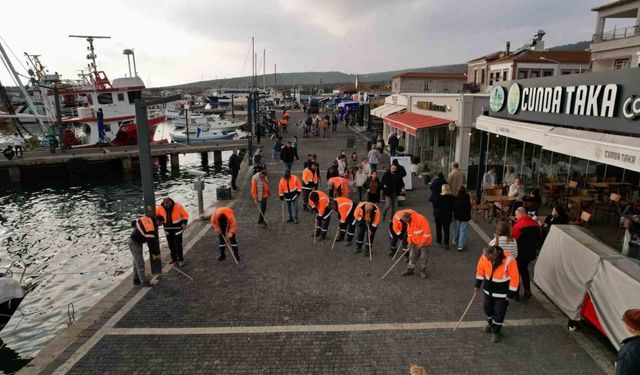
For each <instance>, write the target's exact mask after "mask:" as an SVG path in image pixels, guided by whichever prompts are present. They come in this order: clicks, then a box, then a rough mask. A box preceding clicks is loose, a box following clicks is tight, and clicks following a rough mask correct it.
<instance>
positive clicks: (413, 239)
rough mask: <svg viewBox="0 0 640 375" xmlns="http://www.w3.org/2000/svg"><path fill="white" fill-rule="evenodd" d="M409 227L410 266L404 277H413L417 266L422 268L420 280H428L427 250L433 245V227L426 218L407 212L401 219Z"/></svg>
mask: <svg viewBox="0 0 640 375" xmlns="http://www.w3.org/2000/svg"><path fill="white" fill-rule="evenodd" d="M400 220H402V221H403V222H404V223H405V224H406V225H407V243H408V245H409V265H408V266H407V269H406V270H404V271H403V272H402V276H409V275H413V273H414V270H415V268H416V265H417V266H419V267H420V278H422V279H426V278H427V249H428V247H429V245H431V241H432V238H431V227H430V226H429V221H428V220H427V218H426V217H424V216H422V215H420V214H419V213H417V212H415V211H414V212H413V213H411V212H405V213H404V214H402V216H401V217H400Z"/></svg>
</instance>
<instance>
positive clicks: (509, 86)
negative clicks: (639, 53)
mask: <svg viewBox="0 0 640 375" xmlns="http://www.w3.org/2000/svg"><path fill="white" fill-rule="evenodd" d="M505 104H506V105H505ZM490 109H491V112H490V114H491V116H493V117H502V118H508V119H511V120H518V121H527V122H535V123H542V124H548V125H564V126H571V127H575V128H587V129H595V130H605V131H612V132H619V133H627V134H635V135H640V121H636V120H638V119H640V69H637V68H634V69H625V70H616V71H606V72H598V73H584V74H572V75H563V76H558V77H544V78H533V79H523V80H514V81H505V82H500V83H499V84H497V85H494V86H493V88H492V90H491V95H490Z"/></svg>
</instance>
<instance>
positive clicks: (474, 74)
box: [473, 69, 478, 84]
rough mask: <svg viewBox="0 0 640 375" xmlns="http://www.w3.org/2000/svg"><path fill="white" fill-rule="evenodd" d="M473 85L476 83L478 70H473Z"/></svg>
mask: <svg viewBox="0 0 640 375" xmlns="http://www.w3.org/2000/svg"><path fill="white" fill-rule="evenodd" d="M473 83H475V84H477V83H478V69H474V70H473Z"/></svg>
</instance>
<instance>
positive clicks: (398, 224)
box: [391, 209, 417, 236]
mask: <svg viewBox="0 0 640 375" xmlns="http://www.w3.org/2000/svg"><path fill="white" fill-rule="evenodd" d="M407 212H408V213H410V214H417V212H415V211H414V210H412V209H406V210H400V211H397V212H396V213H395V215H393V219H391V230H392V231H393V233H394V234H395V235H396V236H399V235H400V233H402V228H403V227H404V226H405V225H406V224H405V223H403V222H402V221H401V220H400V218H401V217H402V215H404V214H405V213H407Z"/></svg>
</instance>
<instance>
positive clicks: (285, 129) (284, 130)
mask: <svg viewBox="0 0 640 375" xmlns="http://www.w3.org/2000/svg"><path fill="white" fill-rule="evenodd" d="M287 128H288V126H283V127H282V134H289V132H288V131H287Z"/></svg>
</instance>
